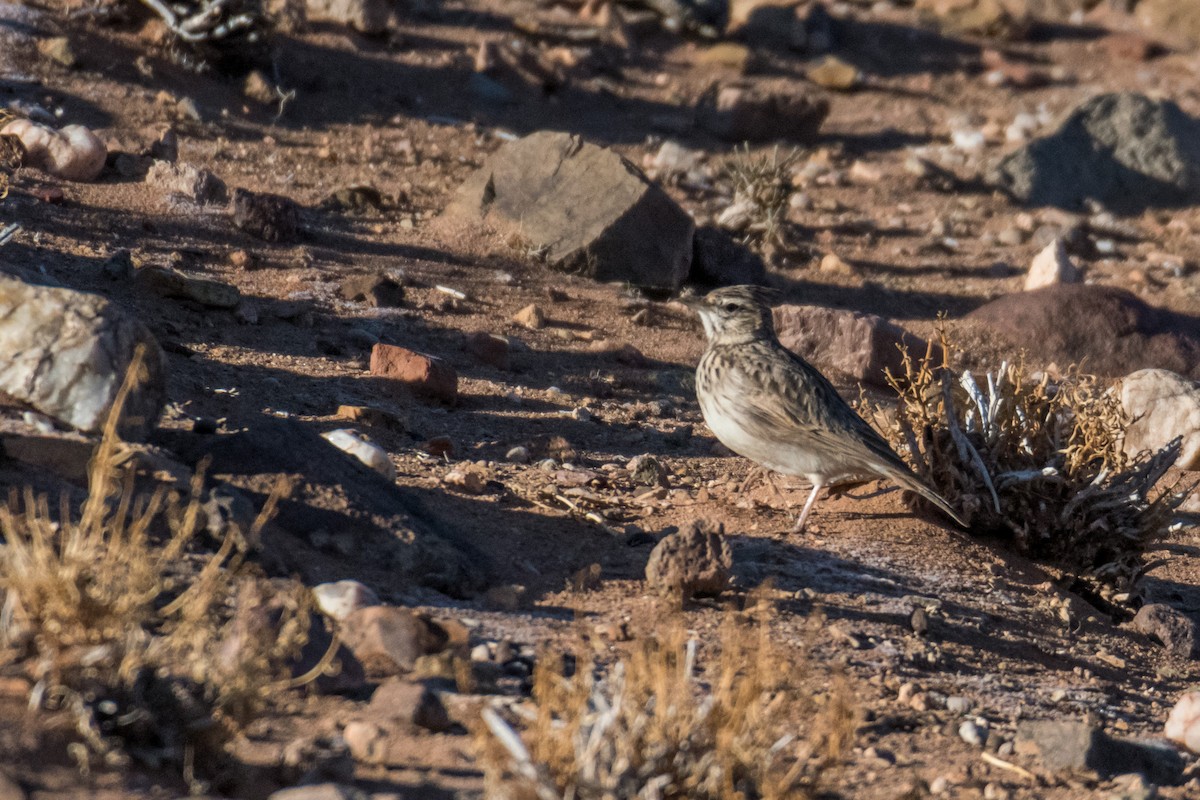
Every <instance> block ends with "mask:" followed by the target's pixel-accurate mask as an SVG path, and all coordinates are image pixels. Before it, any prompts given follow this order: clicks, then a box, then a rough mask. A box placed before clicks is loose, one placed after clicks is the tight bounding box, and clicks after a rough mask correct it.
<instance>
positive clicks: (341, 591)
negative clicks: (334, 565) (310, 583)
mask: <svg viewBox="0 0 1200 800" xmlns="http://www.w3.org/2000/svg"><path fill="white" fill-rule="evenodd" d="M312 592H313V597H314V598H316V601H317V608H319V609H321V613H322V614H325V615H326V616H327V617H329V618H331V619H335V620H337V621H338V622H341V621H342V620H344V619H345V618H346V617H348V616H350V615H351V614H353V613H354V612H355V611H358V610H359V609H360V608H369V607H370V606H378V605H382V604H381V603H380V602H379V595H377V594H375V592H374V591H372V590H371V588H370V587H368V586H364V585H363V584H361V583H359V582H358V581H351V580H345V581H337V582H335V583H321V584H318V585H316V586H314V587H313V590H312Z"/></svg>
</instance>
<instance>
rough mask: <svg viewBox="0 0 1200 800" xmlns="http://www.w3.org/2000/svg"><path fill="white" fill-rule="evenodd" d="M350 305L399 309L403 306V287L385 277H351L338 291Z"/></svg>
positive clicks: (345, 280) (344, 281) (343, 282)
mask: <svg viewBox="0 0 1200 800" xmlns="http://www.w3.org/2000/svg"><path fill="white" fill-rule="evenodd" d="M338 291H339V293H340V294H341V295H342V298H343V299H345V300H349V301H350V302H352V303H366V304H367V305H369V306H373V307H375V308H399V307H400V306H402V305H404V287H403V286H401V285H400V284H398V283H396V282H395V281H394V280H392V279H391V278H389V277H387V276H386V275H351V276H350V277H348V278H345V279H344V280H343V281H342V285H341V287H339V289H338Z"/></svg>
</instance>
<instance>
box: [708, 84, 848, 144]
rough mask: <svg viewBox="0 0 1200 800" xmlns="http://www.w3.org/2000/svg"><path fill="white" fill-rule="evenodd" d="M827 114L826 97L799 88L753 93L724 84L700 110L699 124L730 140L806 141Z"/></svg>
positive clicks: (817, 129)
mask: <svg viewBox="0 0 1200 800" xmlns="http://www.w3.org/2000/svg"><path fill="white" fill-rule="evenodd" d="M827 116H829V100H827V99H826V98H824V97H820V96H817V95H812V94H807V93H804V92H799V91H790V92H786V93H785V92H777V93H771V92H766V93H764V92H756V91H753V90H751V89H746V88H742V87H738V86H726V87H724V88H722V89H721V90H720V91H718V92H717V96H716V98H715V100H714V101H713V102H712V103H711V104H707V105H702V106H701V108H700V109H699V120H700V124H701V125H702V126H703V127H704V128H705V129H707V130H708V131H709V132H710V133H712V134H714V135H715V136H719V137H720V138H722V139H725V140H726V141H731V142H743V141H747V142H766V141H772V140H774V139H785V140H788V141H798V142H807V141H812V140H813V139H815V138H816V136H817V132H818V131H819V130H820V128H821V124H822V123H823V122H824V121H825V118H826V117H827Z"/></svg>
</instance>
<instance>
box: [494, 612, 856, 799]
mask: <svg viewBox="0 0 1200 800" xmlns="http://www.w3.org/2000/svg"><path fill="white" fill-rule="evenodd" d="M707 649H708V646H707V645H705V646H701V645H700V644H699V643H698V642H697V640H696V639H695V638H693V637H692V636H690V635H689V633H688V631H687V630H686V629H685V627H684V625H683V623H682V621H680V620H674V621H672V622H669V623H668V624H666V625H664V626H663V630H662V632H661V633H660V634H659V635H657V636H655V637H651V638H645V639H641V640H639V641H636V642H634V643H633V644H632V645H631V647H630V649H629V651H628V652H627V653H626V654H625V655H624V656H623V657H622V658H621V659H620V660H619V661H618V663H616V664H615V665H613V666H612V667H611V668H610V669H608V670H607V672H604V671H603V670H601V669H600V667H599V666H598V665H594V664H592V663H591V661H590V659H587V657H586V656H585V655H584V652H585V651H583V650H582V649H581V650H580V651H579V653H580V655H579V656H578V665H579V667H578V669H576V670H574V672H573V674H567V673H568V672H569V671H568V670H566V669H564V666H565V664H564V661H563V660H560V659H553V658H549V657H547V658H545V659H542V660H541V661H540V662H539V665H538V668H537V670H536V672H535V675H534V700H535V702H536V706H537V708H536V712H535V713H534V714H533V715H532V716H531V717H530V718H529V719H527V720H526V721H525V722H526V725H525V730H524V731H523V733H522V734H520V735H518V734H517V733H516V731H515V730H514V729H513V728H512V727H510V726H509V724H508V723H507V722H505V721H504V720H503V719H502V718H501V717H500V715H499V714H498V713H497V712H495V711H493V710H491V709H488V710H485V712H484V716H483V719H484V723H485V726H484V729H482V730H481V731H480V733H479V738H480V743H481V749H482V755H483V763H484V770H485V775H486V782H487V785H488V787H489V788H488V790H487V792H486V793H487V795H488V797H502V798H510V799H511V800H526V799H530V800H532V799H533V798H536V800H551V799H552V798H553V800H561V799H562V798H577V799H578V800H609V799H610V798H646V799H649V798H661V800H670V799H674V798H678V799H679V800H682V799H683V798H689V799H691V800H710V799H711V800H717V799H718V798H720V799H721V800H733V799H735V798H738V799H745V800H749V799H750V798H764V799H766V800H770V799H771V798H803V797H811V796H813V795H815V793H816V792H817V790H818V788H819V787H820V785H821V782H822V777H823V776H824V775H826V773H827V771H828V770H829V768H830V767H831V766H833V764H834V763H835V762H836V761H837V760H838V759H839V758H840V757H841V756H842V754H843V753H845V752H846V751H847V750H848V749H849V747H850V745H851V742H852V740H853V736H854V730H855V726H856V713H855V711H854V707H853V705H852V697H851V694H850V691H849V689H848V686H847V684H846V683H845V682H844V680H843V679H841V678H834V680H833V681H832V682H831V684H830V685H829V686H827V687H821V686H819V685H818V683H817V679H816V677H815V676H814V675H812V674H810V673H809V672H808V671H807V670H806V669H805V668H804V665H803V664H796V663H795V662H794V660H790V659H787V658H785V656H784V654H783V652H782V650H781V649H780V648H779V647H778V645H777V644H775V643H774V642H773V641H772V639H771V636H770V631H769V628H768V625H767V615H766V614H762V615H760V618H759V621H757V622H756V621H752V620H750V619H749V618H747V617H745V616H743V615H734V614H731V615H730V616H729V618H727V619H726V620H725V622H724V623H723V625H722V628H721V636H720V643H719V649H720V652H719V653H716V654H712V655H711V664H710V665H709V666H708V668H707V669H704V668H703V667H702V664H701V662H702V661H703V660H704V657H705V656H706V655H707V654H706V653H705V652H704V651H705V650H707Z"/></svg>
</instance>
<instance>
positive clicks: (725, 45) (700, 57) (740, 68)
mask: <svg viewBox="0 0 1200 800" xmlns="http://www.w3.org/2000/svg"><path fill="white" fill-rule="evenodd" d="M752 57H753V54H752V53H751V51H750V48H749V47H746V45H744V44H738V43H737V42H717V43H716V44H714V45H711V46H709V47H706V48H704V49H703V50H701V51H700V52H699V53H697V54H696V63H697V64H707V65H709V66H714V67H727V68H729V69H732V70H735V71H736V72H739V73H741V74H745V73H746V72H747V71H748V70H749V68H750V62H751V58H752Z"/></svg>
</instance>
